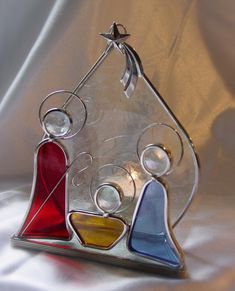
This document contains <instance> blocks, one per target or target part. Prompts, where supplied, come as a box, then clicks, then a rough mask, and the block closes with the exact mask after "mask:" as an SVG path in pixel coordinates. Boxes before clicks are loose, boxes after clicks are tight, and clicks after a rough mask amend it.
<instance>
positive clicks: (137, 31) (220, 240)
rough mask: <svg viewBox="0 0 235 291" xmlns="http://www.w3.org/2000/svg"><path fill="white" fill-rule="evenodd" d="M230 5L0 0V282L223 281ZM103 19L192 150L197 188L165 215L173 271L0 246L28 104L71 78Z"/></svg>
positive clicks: (12, 210)
mask: <svg viewBox="0 0 235 291" xmlns="http://www.w3.org/2000/svg"><path fill="white" fill-rule="evenodd" d="M234 14H235V2H234V1H233V0H214V1H210V0H203V1H191V0H177V1H171V0H147V1H143V0H129V1H125V0H119V1H118V0H116V1H114V0H112V1H109V0H96V1H92V0H86V1H85V0H68V1H66V0H48V1H40V0H33V1H32V0H21V1H17V0H0V92H1V95H0V98H1V103H0V137H1V138H0V165H1V167H0V178H1V184H0V187H1V192H0V290H1V291H6V290H17V291H19V290H22V291H28V290H30V291H31V290H34V291H39V290H40V291H41V290H57V291H60V290H68V291H70V290H71V291H72V290H76V291H78V290H96V291H97V290H102V291H106V290H135V291H136V290H145V291H147V290H163V291H164V290H181V291H182V290H187V291H188V290H191V291H192V290H201V291H204V290H205V291H209V290H213V291H216V290H234V289H235V235H234V229H235V195H234V194H235V193H234V186H235V185H234V180H235V176H234V164H235V102H234V93H235V85H234V84H235V82H234V76H235V50H234V47H235V38H234V35H235V17H234ZM113 21H117V22H119V23H122V24H124V25H125V26H126V27H127V29H128V32H130V33H131V34H132V37H131V38H130V40H129V43H130V44H131V45H132V46H133V47H135V48H136V50H137V51H138V53H139V55H140V57H141V59H142V61H143V65H144V68H145V72H146V74H147V75H148V76H149V78H150V80H151V81H152V83H153V84H154V85H155V86H156V87H157V88H158V90H159V91H160V93H161V94H162V95H163V96H164V98H165V100H166V102H167V103H168V105H169V106H170V107H171V108H172V110H173V111H174V113H175V114H176V116H177V117H178V119H179V120H180V121H181V122H182V124H183V125H184V126H185V127H186V129H187V131H188V132H189V133H190V135H191V136H192V138H193V140H194V143H195V145H196V148H197V151H198V154H199V157H200V160H201V169H202V170H201V179H200V187H199V191H198V194H197V196H196V198H195V200H194V203H193V205H192V207H191V208H190V209H189V211H188V212H187V214H186V216H185V217H184V218H183V220H182V221H181V223H180V224H179V225H178V226H177V227H176V236H177V239H178V241H179V243H180V244H181V246H182V248H183V250H184V252H185V259H186V266H187V271H188V275H187V277H186V278H185V279H182V280H179V279H175V278H166V277H162V276H158V275H153V274H148V273H144V272H143V273H141V272H136V271H132V270H126V269H122V268H118V267H111V266H107V265H103V264H98V263H94V262H89V261H83V260H80V259H77V258H76V259H73V258H69V257H63V256H57V255H52V254H48V253H43V252H36V251H28V250H23V249H13V248H12V247H11V246H10V237H11V235H12V234H13V233H14V232H16V231H17V228H18V226H19V224H20V223H21V220H22V218H23V215H24V212H25V210H26V208H27V203H28V199H29V193H30V181H31V178H32V170H33V152H34V148H35V146H36V145H37V143H38V141H39V140H40V137H41V135H42V131H41V129H40V126H39V122H38V108H39V105H40V103H41V101H42V100H43V98H44V97H45V96H46V95H47V94H48V93H49V92H51V91H53V90H55V89H68V90H69V89H70V90H71V89H72V88H74V87H75V85H76V83H77V82H78V80H79V79H81V77H82V76H83V75H84V74H85V73H86V72H87V70H88V69H89V67H90V66H91V65H92V64H93V63H94V61H95V60H96V59H97V57H98V56H99V55H100V53H101V52H102V50H103V49H104V47H105V43H104V41H103V40H102V39H101V38H100V37H99V36H98V33H99V32H104V31H106V30H107V28H108V27H109V26H110V25H111V24H112V22H113Z"/></svg>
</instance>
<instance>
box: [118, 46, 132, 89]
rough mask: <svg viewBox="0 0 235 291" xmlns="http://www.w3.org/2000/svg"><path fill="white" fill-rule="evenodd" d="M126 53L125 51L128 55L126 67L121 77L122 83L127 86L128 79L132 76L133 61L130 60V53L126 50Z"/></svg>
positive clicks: (126, 55)
mask: <svg viewBox="0 0 235 291" xmlns="http://www.w3.org/2000/svg"><path fill="white" fill-rule="evenodd" d="M124 53H125V57H126V68H125V71H124V73H123V75H122V77H121V80H120V82H121V83H122V85H123V86H124V87H126V84H127V82H128V79H129V77H130V74H131V61H130V58H129V56H128V54H127V53H126V51H125V52H124Z"/></svg>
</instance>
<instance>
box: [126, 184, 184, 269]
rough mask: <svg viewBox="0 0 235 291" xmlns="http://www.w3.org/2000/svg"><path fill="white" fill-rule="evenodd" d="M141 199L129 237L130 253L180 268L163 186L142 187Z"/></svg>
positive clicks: (150, 185)
mask: <svg viewBox="0 0 235 291" xmlns="http://www.w3.org/2000/svg"><path fill="white" fill-rule="evenodd" d="M140 199H141V201H140V203H139V205H138V206H137V207H138V209H137V211H136V216H135V220H134V222H133V227H132V230H131V233H130V237H129V242H128V245H129V249H130V250H131V251H133V252H135V253H137V254H139V255H142V256H146V257H149V258H151V259H155V260H157V261H160V262H162V263H164V264H167V265H171V266H173V267H175V268H179V267H181V266H182V265H181V257H180V254H179V252H178V250H177V248H176V246H175V244H174V242H173V240H172V238H171V236H170V231H169V227H168V221H167V193H166V190H165V188H164V186H163V185H162V184H161V183H160V182H158V181H156V180H151V181H150V182H148V183H147V184H146V185H145V186H144V190H143V194H142V197H140Z"/></svg>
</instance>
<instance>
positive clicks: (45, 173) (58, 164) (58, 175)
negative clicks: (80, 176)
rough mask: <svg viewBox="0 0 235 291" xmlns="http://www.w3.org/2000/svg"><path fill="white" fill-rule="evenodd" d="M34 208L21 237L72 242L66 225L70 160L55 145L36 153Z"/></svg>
mask: <svg viewBox="0 0 235 291" xmlns="http://www.w3.org/2000/svg"><path fill="white" fill-rule="evenodd" d="M36 167H37V168H36V172H35V173H34V175H35V177H34V185H33V189H32V194H31V195H32V196H31V199H32V200H31V205H30V207H29V210H28V213H27V216H26V219H25V221H24V224H23V226H22V227H21V230H20V232H19V234H18V236H21V237H24V238H45V239H46V238H51V239H63V240H66V239H69V238H70V233H69V231H68V229H67V225H66V215H67V201H66V200H67V198H66V169H67V157H66V154H65V152H64V150H63V149H62V147H61V146H60V145H59V144H58V143H56V142H54V141H47V142H44V143H42V144H41V145H40V146H39V148H38V152H37V166H36Z"/></svg>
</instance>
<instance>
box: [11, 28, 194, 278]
mask: <svg viewBox="0 0 235 291" xmlns="http://www.w3.org/2000/svg"><path fill="white" fill-rule="evenodd" d="M101 36H102V37H104V39H105V40H106V41H107V46H106V48H105V50H104V52H103V53H102V54H101V56H100V57H99V59H98V60H97V61H96V63H95V64H94V65H93V67H92V68H91V69H90V70H89V72H88V73H87V74H86V75H85V76H84V78H83V79H82V80H81V81H80V82H79V83H78V85H77V86H76V88H75V89H74V90H73V91H71V92H70V91H67V90H59V91H55V92H52V93H50V94H49V95H48V96H47V97H46V98H45V99H44V101H43V102H42V104H41V106H40V108H39V120H40V123H41V125H42V128H43V130H44V136H43V139H42V141H41V142H40V143H39V145H38V147H37V149H36V152H35V162H34V164H35V166H34V180H33V186H32V193H31V198H30V205H29V209H28V211H27V213H26V216H25V218H24V221H23V223H22V225H21V227H20V229H19V231H18V233H17V234H16V235H14V236H13V237H12V243H13V245H14V246H20V247H28V248H33V249H38V250H46V251H51V252H56V253H60V254H65V255H66V254H67V255H72V256H80V257H82V258H89V259H92V260H97V261H101V262H107V263H112V264H117V265H123V266H127V267H133V268H140V269H143V270H150V271H154V270H156V271H162V270H165V271H170V272H171V271H172V272H176V273H179V272H182V271H183V270H184V269H185V268H184V258H183V252H182V249H181V248H180V246H179V244H178V243H177V240H176V238H175V236H174V234H173V229H174V227H175V226H176V225H177V224H178V222H179V221H180V219H181V218H182V217H183V215H184V214H185V212H186V210H187V209H188V207H189V205H190V203H191V201H192V198H193V196H194V194H195V191H196V188H197V184H198V161H197V157H196V154H195V151H194V147H193V144H192V141H191V139H190V138H189V136H188V135H187V133H186V132H185V130H184V129H183V127H182V126H181V124H180V123H179V121H178V120H177V119H176V117H175V116H174V115H173V113H172V111H171V110H170V109H169V107H168V106H167V105H166V103H165V102H164V100H163V98H162V97H161V96H160V95H159V93H158V92H157V90H156V89H155V88H154V87H153V85H152V84H151V82H150V81H149V80H148V78H147V77H146V75H145V74H144V71H143V67H142V64H141V61H140V58H139V57H138V55H137V53H136V52H135V51H134V49H133V48H132V47H131V46H130V45H128V44H127V43H126V42H125V41H126V39H127V38H128V37H129V34H127V32H126V29H125V28H124V26H123V25H121V24H116V23H113V24H112V26H111V27H110V29H109V31H108V32H107V33H102V34H101ZM120 81H121V82H120Z"/></svg>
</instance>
